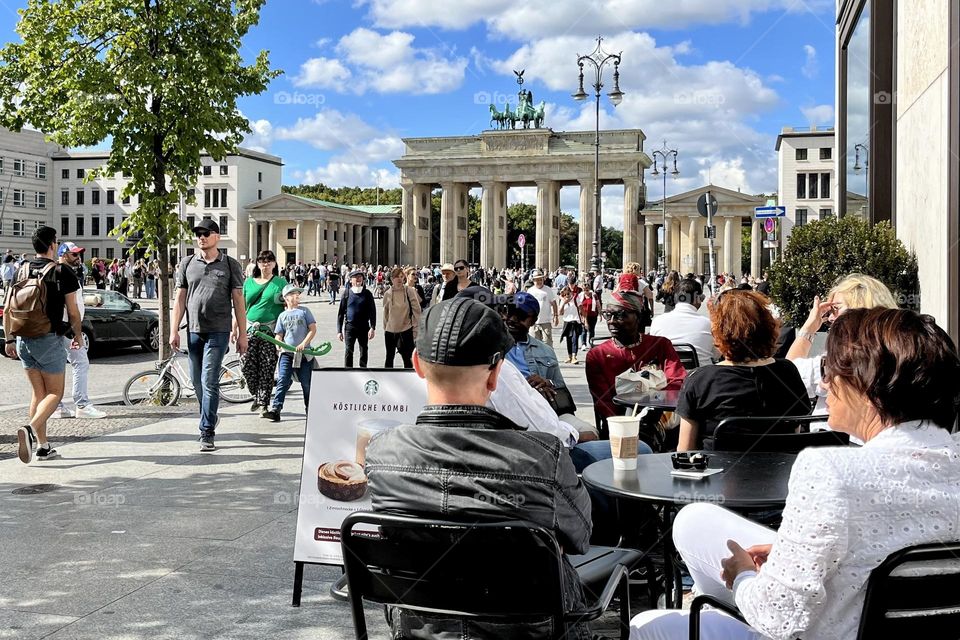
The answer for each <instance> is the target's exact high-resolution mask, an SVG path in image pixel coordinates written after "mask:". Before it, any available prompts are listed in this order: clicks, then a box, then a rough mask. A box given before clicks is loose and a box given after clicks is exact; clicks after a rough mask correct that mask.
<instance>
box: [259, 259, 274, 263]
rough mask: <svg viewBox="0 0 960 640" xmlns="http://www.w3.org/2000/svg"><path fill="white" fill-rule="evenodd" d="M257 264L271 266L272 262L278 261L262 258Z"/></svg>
mask: <svg viewBox="0 0 960 640" xmlns="http://www.w3.org/2000/svg"><path fill="white" fill-rule="evenodd" d="M257 262H258V263H260V264H270V263H271V262H276V260H273V259H272V258H261V259H260V260H257Z"/></svg>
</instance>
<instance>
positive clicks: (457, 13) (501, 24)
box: [360, 0, 834, 40]
mask: <svg viewBox="0 0 960 640" xmlns="http://www.w3.org/2000/svg"><path fill="white" fill-rule="evenodd" d="M833 2H834V0H807V1H806V2H798V1H797V0H684V1H682V2H662V1H661V0H593V1H591V2H584V1H583V0H525V1H524V2H515V1H513V0H460V1H459V2H456V3H445V4H444V5H443V9H442V10H438V9H437V3H436V1H435V0H360V4H363V5H367V6H368V7H369V14H370V17H371V18H372V20H373V21H374V23H375V24H377V25H378V26H380V27H383V28H392V29H396V28H406V27H418V28H424V27H440V28H442V29H457V30H459V29H466V28H467V27H470V26H471V25H474V24H476V23H479V22H484V23H486V25H487V28H488V29H489V31H490V32H491V33H492V34H493V35H496V36H506V37H508V38H514V39H518V40H525V39H528V38H539V37H549V36H556V35H558V34H572V35H588V36H595V35H596V34H597V33H610V32H616V31H622V30H624V29H628V28H629V29H678V30H679V29H687V28H690V27H692V26H695V25H711V24H722V23H728V22H736V23H740V24H746V23H748V22H749V21H750V18H751V16H752V15H753V14H754V13H759V12H766V11H788V12H801V11H819V10H827V9H829V10H834V4H833Z"/></svg>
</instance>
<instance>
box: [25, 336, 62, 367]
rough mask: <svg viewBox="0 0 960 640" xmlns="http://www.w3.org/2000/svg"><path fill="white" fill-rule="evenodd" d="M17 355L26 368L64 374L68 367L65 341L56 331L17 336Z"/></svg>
mask: <svg viewBox="0 0 960 640" xmlns="http://www.w3.org/2000/svg"><path fill="white" fill-rule="evenodd" d="M17 357H19V358H20V362H21V364H23V368H24V369H36V370H38V371H40V372H42V373H50V374H56V373H59V374H61V375H63V374H64V373H66V369H67V352H66V351H64V350H63V341H62V339H61V338H60V336H58V335H57V334H55V333H45V334H43V335H39V336H35V337H33V338H19V337H18V338H17Z"/></svg>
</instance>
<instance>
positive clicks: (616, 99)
mask: <svg viewBox="0 0 960 640" xmlns="http://www.w3.org/2000/svg"><path fill="white" fill-rule="evenodd" d="M602 43H603V37H597V47H596V48H595V49H594V50H593V52H592V53H589V54H587V55H585V56H581V55H579V54H577V66H579V67H580V85H579V88H578V89H577V92H576V93H575V94H573V99H574V100H576V101H578V102H582V101H583V100H586V99H587V97H588V96H587V93H586V92H585V91H584V90H583V65H584V64H585V63H589V64H590V65H591V66H592V68H593V70H594V72H595V78H594V82H593V90H594V93H595V95H596V100H597V109H596V123H597V128H596V138H595V140H594V147H595V151H596V153H595V156H594V166H593V203H594V204H593V208H594V218H595V222H594V236H593V255H592V256H591V257H590V265H591V266H592V267H593V268H594V269H596V271H597V273H600V274H602V273H603V271H602V269H603V264H602V262H601V257H600V232H601V227H600V221H601V219H602V218H601V215H600V90H601V89H603V82H602V80H603V68H604V67H605V66H606V65H607V64H608V63H611V62H612V63H613V91H611V92H610V93H608V94H607V97H608V98H610V102H611V103H612V104H613V106H617V105H618V104H620V102H621V101H622V100H623V91H620V54H619V53H607V52H605V51H604V50H603V48H602V46H601V44H602Z"/></svg>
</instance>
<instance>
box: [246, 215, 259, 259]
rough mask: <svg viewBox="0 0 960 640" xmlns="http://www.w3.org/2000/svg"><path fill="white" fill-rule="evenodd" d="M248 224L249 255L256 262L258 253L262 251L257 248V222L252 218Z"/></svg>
mask: <svg viewBox="0 0 960 640" xmlns="http://www.w3.org/2000/svg"><path fill="white" fill-rule="evenodd" d="M247 226H248V227H249V229H250V230H249V232H248V234H247V257H248V258H250V262H256V261H257V253H258V252H259V251H260V250H259V249H258V248H257V223H256V221H255V220H250V221H249V223H248V224H247Z"/></svg>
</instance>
